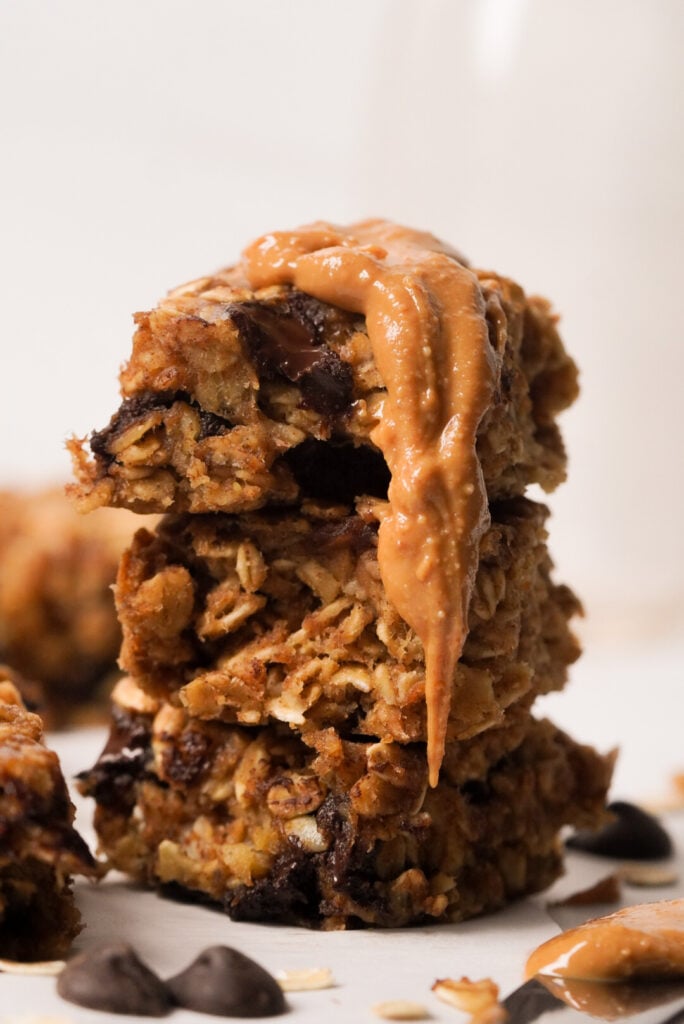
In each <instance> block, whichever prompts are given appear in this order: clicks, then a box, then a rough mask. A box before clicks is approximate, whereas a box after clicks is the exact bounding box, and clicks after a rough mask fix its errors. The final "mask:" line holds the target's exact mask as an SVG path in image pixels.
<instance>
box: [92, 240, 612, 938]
mask: <svg viewBox="0 0 684 1024" xmlns="http://www.w3.org/2000/svg"><path fill="white" fill-rule="evenodd" d="M136 321H137V332H136V335H135V338H134V343H133V353H132V356H131V358H130V360H129V362H128V364H127V365H126V366H125V368H124V369H123V372H122V376H121V386H122V396H123V401H122V404H121V407H120V408H119V410H118V412H117V413H116V414H115V415H114V417H113V418H112V420H111V422H110V424H109V426H108V427H106V428H105V429H103V430H100V431H99V432H97V433H94V434H93V435H92V436H91V437H90V439H89V441H88V443H87V444H86V443H85V442H80V441H73V442H72V454H73V458H74V465H75V469H76V475H77V480H78V482H77V484H75V485H74V487H73V488H72V490H73V493H74V495H75V496H76V498H77V501H78V503H79V504H80V506H81V508H82V509H83V510H86V511H87V510H90V509H92V508H96V507H98V506H102V505H109V506H112V505H113V506H122V507H125V508H129V509H132V510H133V511H135V512H140V513H148V512H155V513H164V518H163V519H162V520H161V521H160V522H159V524H158V526H157V528H156V529H155V530H154V531H153V532H151V531H149V530H146V529H143V530H140V531H139V532H138V533H137V534H136V536H135V539H134V540H133V543H132V545H131V547H130V548H129V550H128V551H127V552H126V554H125V555H124V556H123V559H122V561H121V564H120V568H119V574H118V581H117V585H116V600H117V609H118V615H119V620H120V623H121V627H122V630H123V638H124V639H123V647H122V653H121V664H122V667H123V668H124V670H125V671H126V672H127V673H128V676H127V678H126V679H125V680H123V681H122V682H121V683H120V684H119V685H118V686H117V688H116V690H115V693H114V699H113V710H112V724H111V735H110V738H109V741H108V743H107V746H106V748H105V750H104V752H103V754H102V755H101V757H100V759H99V760H98V762H97V764H96V765H95V766H94V767H93V768H92V769H91V770H90V771H88V772H85V773H84V775H83V781H82V786H83V789H84V791H85V792H86V793H89V794H90V795H92V796H93V797H94V798H95V800H96V802H97V811H96V826H97V830H98V834H99V838H100V844H101V847H102V850H103V851H104V852H105V853H106V854H107V856H108V857H109V859H110V861H111V862H112V864H113V865H114V866H116V867H117V868H119V869H121V870H123V871H125V872H127V873H128V874H129V875H131V876H133V877H134V878H136V879H139V880H142V881H145V882H148V883H149V884H152V885H163V886H170V887H172V888H173V889H178V888H179V887H180V888H182V889H183V890H186V891H189V892H191V893H192V894H194V895H195V896H196V898H197V899H208V900H210V901H213V902H216V903H218V904H221V905H222V906H223V907H224V908H225V910H226V911H227V912H228V913H229V914H230V915H231V916H232V917H234V918H238V919H247V920H259V921H265V920H279V921H290V922H297V923H305V924H315V925H322V926H323V927H328V928H331V927H353V926H358V925H380V926H387V927H394V926H398V925H406V924H413V923H420V922H424V921H428V920H433V921H434V920H441V921H456V920H461V919H463V918H466V917H470V916H472V915H474V914H478V913H482V912H484V911H487V910H492V909H494V908H496V907H500V906H502V905H503V904H505V903H506V902H508V901H509V900H511V899H514V898H515V897H518V896H521V895H523V894H525V893H529V892H534V891H536V890H539V889H541V888H543V887H545V886H546V885H548V884H549V883H550V882H551V881H552V880H553V879H554V878H555V877H556V876H557V875H558V873H559V871H560V869H561V860H562V857H561V853H562V851H561V846H560V843H559V839H558V835H559V830H560V829H561V828H562V827H563V826H564V825H566V824H572V825H576V826H592V825H596V824H598V823H599V822H600V821H601V819H602V814H603V808H604V801H605V794H606V790H607V786H608V783H609V779H610V770H611V761H610V758H603V757H601V756H599V755H598V754H596V753H595V752H594V751H593V750H591V749H590V748H588V747H586V746H582V745H580V744H577V743H575V742H574V741H573V740H572V739H570V738H569V737H568V736H567V735H565V734H564V733H563V732H561V731H560V730H559V729H557V728H556V727H555V726H554V725H552V724H551V723H550V722H548V721H545V720H537V719H536V718H534V717H533V715H532V706H533V703H534V700H535V697H536V696H537V695H538V694H543V693H547V692H549V691H551V690H558V689H560V688H561V687H562V686H563V685H564V683H565V681H566V675H567V668H568V665H569V664H570V663H571V662H573V661H574V660H575V659H576V657H577V655H578V653H579V651H578V647H577V644H576V641H575V639H574V637H573V636H572V633H571V632H570V630H569V626H568V622H569V620H570V618H571V617H572V615H573V614H574V613H575V612H576V611H577V610H578V607H579V606H578V602H577V600H576V598H575V597H574V596H573V594H572V592H571V591H570V590H569V589H568V588H567V587H565V586H563V585H559V584H557V583H555V582H554V581H553V579H552V575H551V562H550V559H549V555H548V551H547V546H546V539H547V534H546V530H545V521H546V518H547V515H548V512H547V509H546V508H545V507H544V506H543V505H540V504H538V503H535V502H533V501H530V500H529V499H527V498H526V497H525V496H524V494H525V490H526V488H527V486H528V485H529V484H532V483H537V484H540V485H541V486H542V487H543V488H544V489H545V490H547V491H550V490H552V489H553V488H554V487H555V486H556V485H557V484H558V483H560V482H561V481H562V480H563V478H564V476H565V461H566V460H565V453H564V450H563V445H562V442H561V438H560V434H559V432H558V428H557V426H556V422H555V418H556V415H557V414H558V413H559V412H560V411H561V410H562V409H563V408H565V407H566V406H567V405H568V404H570V402H571V401H572V400H573V399H574V397H575V395H576V393H577V383H576V369H575V366H574V364H573V362H572V361H571V360H570V358H569V357H568V356H567V355H566V353H565V351H564V349H563V346H562V344H561V341H560V339H559V336H558V334H557V331H556V327H555V317H554V316H553V314H552V312H551V310H550V308H549V306H548V304H547V303H546V302H545V301H543V300H541V299H536V298H528V297H526V296H525V294H524V293H523V291H522V290H521V289H520V288H519V287H518V286H517V285H515V284H514V283H513V282H511V281H509V280H507V279H505V278H501V277H499V276H498V275H496V274H493V273H490V272H483V271H478V270H472V269H470V268H469V267H468V266H467V264H466V263H465V261H464V260H463V259H462V257H460V256H459V255H458V254H457V253H455V252H454V251H453V250H451V249H449V248H448V247H447V246H445V245H443V244H442V243H441V242H439V241H437V240H436V239H435V238H433V237H432V236H430V235H426V234H423V233H420V232H415V231H409V230H408V229H405V228H400V227H398V226H396V225H392V224H389V223H387V222H383V221H373V222H365V223H363V224H359V225H355V226H353V227H351V228H349V229H340V228H336V227H333V226H331V225H328V224H316V225H312V226H311V227H308V228H303V229H301V230H299V231H295V232H289V233H276V234H273V235H267V236H265V237H264V238H262V239H259V240H258V241H257V242H256V243H254V244H253V245H252V246H250V247H249V249H247V250H246V252H245V254H244V256H243V259H242V261H241V262H240V264H238V265H237V266H236V267H233V268H230V269H228V270H226V271H222V272H220V273H218V274H216V275H214V276H211V277H206V278H202V279H200V280H198V281H195V282H192V283H191V284H188V285H186V286H184V287H181V288H178V289H176V290H175V291H173V292H171V293H170V295H169V296H168V297H167V298H166V299H165V300H163V301H162V302H161V303H160V305H159V306H158V307H157V308H156V309H155V310H153V311H152V312H151V313H145V314H139V315H138V316H137V317H136Z"/></svg>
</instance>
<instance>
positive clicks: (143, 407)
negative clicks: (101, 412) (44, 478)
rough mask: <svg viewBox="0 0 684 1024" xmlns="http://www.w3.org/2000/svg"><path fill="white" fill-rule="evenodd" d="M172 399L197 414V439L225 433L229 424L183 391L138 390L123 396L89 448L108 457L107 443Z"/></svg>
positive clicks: (170, 402) (98, 454)
mask: <svg viewBox="0 0 684 1024" xmlns="http://www.w3.org/2000/svg"><path fill="white" fill-rule="evenodd" d="M176 402H185V404H186V405H189V406H191V407H192V408H193V409H196V410H197V412H198V413H199V420H200V429H199V435H198V440H203V439H204V438H205V437H214V436H216V435H219V434H225V433H226V431H227V430H230V429H231V426H232V424H231V423H230V422H229V421H228V420H225V419H222V418H221V417H220V416H216V415H215V414H214V413H212V412H206V411H205V410H204V409H201V408H200V407H199V405H198V404H197V403H196V402H195V401H194V400H193V399H192V398H191V397H190V395H188V394H186V393H185V392H184V391H142V392H141V393H140V394H139V395H134V396H133V398H125V399H124V401H123V402H122V403H121V405H120V406H119V408H118V410H117V411H116V412H115V413H114V415H113V416H112V418H111V420H110V421H109V424H108V425H107V426H106V427H105V428H104V429H103V430H98V431H96V432H95V433H94V434H93V435H92V436H91V438H90V448H91V451H92V452H93V454H94V455H97V456H99V458H101V459H106V460H108V461H109V460H111V458H112V456H111V453H110V452H109V445H110V444H111V442H112V441H113V440H114V439H115V438H116V437H118V436H119V435H120V434H122V433H123V432H124V430H127V429H128V427H130V426H131V425H132V424H133V423H135V422H136V421H137V420H139V419H142V418H143V417H144V416H148V415H149V414H150V413H151V412H157V411H158V410H159V409H170V408H171V406H172V405H174V404H175V403H176Z"/></svg>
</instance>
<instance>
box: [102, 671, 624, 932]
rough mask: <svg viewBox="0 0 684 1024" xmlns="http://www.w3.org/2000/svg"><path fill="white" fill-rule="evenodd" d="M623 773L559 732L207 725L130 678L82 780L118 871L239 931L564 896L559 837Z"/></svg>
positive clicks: (519, 720) (547, 727) (545, 727)
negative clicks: (435, 737) (470, 735)
mask: <svg viewBox="0 0 684 1024" xmlns="http://www.w3.org/2000/svg"><path fill="white" fill-rule="evenodd" d="M609 775H610V758H606V759H604V758H601V757H599V756H598V755H597V754H596V753H594V752H593V751H592V750H591V749H589V748H588V747H584V746H580V745H578V744H576V743H574V742H573V741H572V740H571V739H570V738H569V737H568V736H566V735H565V734H563V733H562V732H560V731H559V730H558V729H556V728H555V727H554V726H553V725H552V724H551V723H550V722H548V721H535V720H534V719H533V718H531V716H530V715H529V713H528V712H527V711H525V710H524V709H523V708H521V707H518V708H514V709H511V711H510V712H509V714H508V715H507V716H506V720H505V722H504V723H503V724H502V725H501V726H499V727H498V728H493V729H489V730H487V732H485V733H482V734H481V735H480V736H478V737H476V738H474V739H471V740H467V741H464V742H452V743H448V744H447V747H446V754H445V758H444V762H443V766H442V772H441V775H440V781H439V785H438V786H437V787H436V788H433V789H430V788H429V787H428V775H427V765H426V757H425V748H424V745H422V744H415V745H400V744H397V743H393V742H391V741H388V740H379V741H368V740H360V739H355V740H343V739H341V738H340V737H339V735H338V734H337V733H336V732H335V731H334V730H332V729H327V730H322V731H320V732H312V733H308V734H306V735H305V736H304V737H303V738H299V737H297V736H296V735H294V734H293V733H292V732H291V731H290V730H288V729H287V728H286V727H283V726H270V727H265V728H244V727H241V726H235V725H227V724H224V723H221V722H205V721H200V720H198V719H196V718H191V717H190V716H189V715H188V714H187V712H186V711H185V710H184V709H182V708H178V707H173V706H171V705H169V704H168V703H164V702H161V703H159V702H156V701H154V700H153V698H151V697H150V696H149V695H147V694H144V693H143V692H142V691H140V690H139V689H137V688H136V687H135V686H134V685H133V683H132V682H131V681H130V680H124V681H122V683H119V684H118V686H117V689H116V691H115V706H114V719H113V724H112V730H111V735H110V740H109V742H108V744H107V747H106V748H105V750H104V751H103V754H102V756H101V757H100V759H99V761H98V762H97V764H96V765H95V767H94V768H93V769H91V770H90V771H89V772H85V773H84V774H83V776H82V780H83V781H82V785H83V789H84V791H85V792H86V793H88V794H90V795H91V796H94V797H95V799H96V801H97V810H96V827H97V830H98V833H99V838H100V844H101V847H102V850H103V851H104V852H105V853H106V854H107V856H108V857H109V859H110V861H111V863H112V864H113V865H114V866H115V867H117V868H119V869H121V870H123V871H125V872H126V873H128V874H130V875H131V876H133V877H134V878H135V879H138V880H140V881H142V882H146V883H148V884H152V885H163V886H169V887H170V888H171V890H179V889H180V890H186V891H188V892H189V893H190V894H192V895H193V896H194V897H195V898H196V899H206V900H209V901H211V902H213V903H217V904H219V905H222V906H223V908H224V909H225V911H226V912H227V913H228V914H230V915H231V916H232V917H234V918H236V919H243V920H259V921H268V920H274V921H291V922H296V923H300V924H312V925H322V926H323V927H326V928H342V927H350V926H351V927H354V926H359V925H374V926H383V927H395V926H400V925H407V924H414V923H420V922H423V921H427V920H433V921H435V920H438V921H458V920H461V919H463V918H467V917H471V916H473V915H475V914H479V913H482V912H484V911H487V910H493V909H495V908H496V907H500V906H502V905H503V904H504V903H505V902H507V901H509V900H511V899H513V898H515V897H518V896H521V895H522V894H524V893H529V892H534V891H536V890H538V889H541V888H543V887H544V886H546V885H548V884H549V883H550V882H551V881H552V880H553V879H554V878H555V877H556V876H557V875H558V874H559V872H560V868H561V849H560V844H559V841H558V832H559V829H560V828H561V827H562V826H563V825H564V824H568V823H581V824H587V825H591V824H596V823H598V822H600V821H601V820H602V807H603V801H604V797H605V791H606V787H607V784H608V779H609Z"/></svg>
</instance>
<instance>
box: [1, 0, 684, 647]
mask: <svg viewBox="0 0 684 1024" xmlns="http://www.w3.org/2000/svg"><path fill="white" fill-rule="evenodd" d="M683 29H684V3H681V2H680V0H554V2H548V0H345V2H344V3H339V2H335V3H333V2H329V0H289V2H284V0H243V2H236V0H118V2H117V3H116V4H98V3H93V2H92V0H44V2H39V0H23V2H18V0H16V2H14V0H0V96H1V97H2V100H1V101H0V102H1V103H2V107H3V109H2V154H1V156H2V159H1V160H0V238H1V244H0V260H1V263H0V281H1V282H2V291H3V301H2V335H1V338H2V340H1V342H0V344H1V346H2V347H1V366H2V385H3V388H2V402H0V431H1V432H0V437H1V438H2V441H1V444H2V448H1V451H0V485H7V484H15V483H22V482H26V483H28V482H31V483H37V482H40V481H42V480H45V479H57V478H63V477H65V476H66V475H67V473H68V467H67V462H66V459H65V456H64V454H63V448H62V446H63V441H64V438H65V436H67V435H68V434H69V433H70V432H72V431H75V432H77V433H81V434H83V433H86V432H87V431H88V430H89V429H91V428H93V427H100V426H103V425H104V424H105V423H106V421H107V420H108V418H109V415H110V414H111V412H113V410H114V408H115V406H116V403H117V398H116V381H115V376H116V371H117V367H118V365H119V364H120V363H121V362H122V361H123V359H124V358H125V357H126V354H127V351H128V347H129V340H130V334H131V320H130V314H131V313H132V312H133V311H134V310H136V309H141V308H148V307H150V306H151V305H153V304H154V303H155V301H156V299H157V298H158V297H159V296H160V295H161V294H162V293H163V292H164V291H165V290H166V289H167V288H169V287H171V286H173V285H175V284H178V283H180V282H181V281H183V280H185V279H188V278H192V277H195V276H198V275H200V274H202V273H204V272H206V271H209V270H211V269H213V268H215V267H217V266H219V265H222V264H225V263H227V262H230V261H231V260H232V259H234V258H235V256H236V255H237V254H238V253H239V251H240V249H241V248H242V246H243V245H244V244H245V243H246V242H247V241H249V240H250V239H251V238H253V237H255V236H256V235H258V234H260V233H261V232H263V231H265V230H268V229H273V228H283V227H290V226H295V225H296V224H298V223H301V222H305V221H308V220H313V219H318V218H325V219H331V220H339V221H342V222H344V221H347V220H351V219H357V218H359V217H362V216H369V215H383V216H387V217H391V218H394V219H398V220H404V221H406V222H409V223H411V224H414V225H416V226H420V227H425V228H428V229H431V230H433V231H434V232H435V233H437V234H440V235H442V236H444V237H446V238H448V239H449V240H450V241H451V242H453V244H455V245H456V246H457V247H458V248H459V249H461V250H462V251H463V252H465V253H467V254H468V255H469V256H470V258H471V259H472V260H473V261H474V262H475V263H477V264H480V265H491V266H493V267H495V268H496V269H497V270H499V271H502V272H506V273H509V274H510V275H511V276H514V277H516V278H517V279H518V280H520V282H521V283H522V284H523V285H524V286H525V287H526V288H527V289H528V290H530V291H538V292H542V293H544V294H547V295H549V296H550V297H551V298H552V299H553V301H554V303H555V304H556V306H557V308H558V310H559V311H560V312H561V314H562V317H563V325H564V331H563V333H564V336H565V338H566V341H567V344H568V347H569V348H570V349H571V351H572V352H573V354H574V355H575V356H576V358H577V359H578V361H579V363H580V365H581V367H582V371H583V387H584V391H583V398H582V401H581V402H580V403H579V404H578V405H577V407H576V409H575V410H573V411H572V412H571V413H569V414H568V415H567V416H566V418H565V420H564V428H565V433H566V437H567V440H568V444H569V447H570V451H571V459H572V464H571V475H570V481H569V483H568V484H566V485H565V487H564V488H563V489H562V491H561V492H559V494H558V496H557V497H556V498H554V499H553V505H554V508H555V511H556V515H555V519H554V521H553V524H552V537H551V540H552V550H553V551H554V552H555V555H556V561H557V562H558V563H559V569H560V573H561V575H562V576H563V577H564V578H567V579H568V580H569V581H570V582H572V583H573V585H574V586H575V587H576V589H577V590H578V591H579V592H580V593H581V594H582V595H583V596H584V597H585V599H586V602H587V604H588V606H589V608H590V610H592V612H593V615H592V618H591V621H592V622H593V624H594V625H593V632H594V633H596V634H597V635H599V636H603V637H604V638H608V637H614V636H621V637H622V638H623V639H624V637H628V638H629V639H639V638H646V637H651V636H654V635H658V634H667V633H668V632H669V634H670V635H671V636H673V635H676V633H677V631H678V630H680V629H681V628H682V624H683V623H684V578H683V577H684V574H683V572H682V569H683V568H684V529H682V527H681V515H682V511H681V510H682V507H683V506H684V483H683V481H684V473H682V468H683V467H682V463H683V459H682V443H683V442H684V427H683V424H682V412H681V404H682V390H683V381H684V342H683V340H682V338H681V336H680V335H681V326H680V324H681V315H680V313H679V309H678V302H679V298H680V293H681V286H680V278H681V275H682V270H683V260H682V256H683V255H684V252H683V241H682V239H684V199H683V191H682V181H684V142H683V135H682V119H681V116H678V113H677V111H678V106H681V103H682V82H683V80H684V77H683V73H682V70H681V65H682V62H681V52H682V43H683V40H684V32H683Z"/></svg>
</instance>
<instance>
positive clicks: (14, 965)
mask: <svg viewBox="0 0 684 1024" xmlns="http://www.w3.org/2000/svg"><path fill="white" fill-rule="evenodd" d="M65 962H66V961H64V960H35V961H31V962H29V963H27V962H26V961H24V960H0V971H2V973H3V974H48V975H54V974H59V973H60V971H62V970H63V969H64V965H65Z"/></svg>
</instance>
